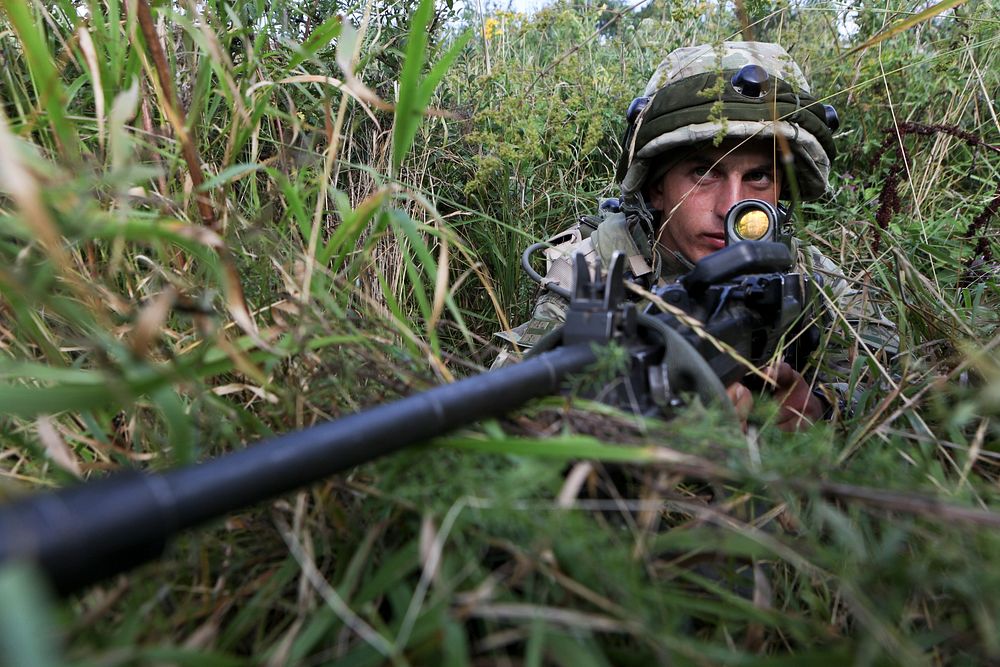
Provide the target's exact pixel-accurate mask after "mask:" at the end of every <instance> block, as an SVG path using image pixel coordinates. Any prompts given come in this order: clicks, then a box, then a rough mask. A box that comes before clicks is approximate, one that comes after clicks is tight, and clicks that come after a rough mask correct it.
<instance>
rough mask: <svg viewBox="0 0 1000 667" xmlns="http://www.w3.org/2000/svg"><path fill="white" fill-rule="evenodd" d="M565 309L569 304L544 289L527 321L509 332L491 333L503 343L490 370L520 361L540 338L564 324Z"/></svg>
mask: <svg viewBox="0 0 1000 667" xmlns="http://www.w3.org/2000/svg"><path fill="white" fill-rule="evenodd" d="M567 310H569V302H568V301H566V299H564V298H562V297H561V296H559V295H558V294H554V293H552V292H550V291H548V290H546V289H543V290H542V291H541V294H540V295H539V296H538V300H537V301H535V307H534V309H533V310H532V312H531V319H530V320H528V321H527V322H525V323H524V324H522V325H520V326H517V327H514V328H513V329H510V330H508V331H500V332H498V333H496V334H494V335H495V336H496V337H497V338H500V339H501V340H503V341H504V342H503V344H502V346H501V348H500V354H498V355H497V358H496V359H494V360H493V364H492V365H491V366H490V368H491V369H496V368H503V367H504V366H508V365H510V364H513V363H517V362H518V361H520V360H521V358H522V356H523V354H524V353H525V352H527V351H528V350H530V349H531V348H532V347H534V346H535V344H537V343H538V341H539V340H541V339H542V337H544V336H545V335H546V334H547V333H549V332H550V331H553V330H555V329H557V328H559V327H560V326H561V325H562V323H563V322H565V321H566V311H567Z"/></svg>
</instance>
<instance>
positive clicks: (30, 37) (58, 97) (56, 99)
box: [3, 0, 81, 163]
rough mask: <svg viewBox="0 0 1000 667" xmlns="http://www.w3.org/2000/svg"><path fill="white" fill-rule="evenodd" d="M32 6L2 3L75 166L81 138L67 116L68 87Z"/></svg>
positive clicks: (17, 1)
mask: <svg viewBox="0 0 1000 667" xmlns="http://www.w3.org/2000/svg"><path fill="white" fill-rule="evenodd" d="M31 6H32V4H31V3H29V2H23V1H20V0H4V2H3V7H4V9H5V10H6V11H7V16H8V18H9V19H10V22H11V24H12V25H13V26H14V31H15V32H16V33H17V37H18V39H20V40H21V45H22V47H23V48H24V57H25V58H26V59H27V61H28V67H29V69H30V70H31V78H32V81H33V83H34V85H35V90H36V91H37V93H38V98H39V100H40V101H41V104H42V107H43V108H44V110H45V112H46V114H47V115H48V119H49V124H50V125H51V126H52V129H53V131H54V132H55V135H56V139H57V142H58V144H59V148H60V150H61V151H62V153H63V155H64V156H65V157H66V158H67V159H69V160H70V161H71V162H74V163H76V162H79V161H80V152H81V151H80V139H79V137H78V136H77V134H76V127H75V126H74V125H73V123H72V122H71V121H70V119H69V117H68V116H67V115H66V99H67V95H66V88H65V86H63V83H62V80H61V79H60V78H59V71H58V70H57V69H56V66H55V63H54V62H53V58H52V54H51V53H50V52H49V47H48V43H47V41H46V39H45V33H44V32H43V31H42V29H41V26H42V25H43V22H42V21H41V20H36V19H35V17H34V16H32V14H31Z"/></svg>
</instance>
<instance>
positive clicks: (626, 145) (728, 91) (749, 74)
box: [494, 42, 892, 430]
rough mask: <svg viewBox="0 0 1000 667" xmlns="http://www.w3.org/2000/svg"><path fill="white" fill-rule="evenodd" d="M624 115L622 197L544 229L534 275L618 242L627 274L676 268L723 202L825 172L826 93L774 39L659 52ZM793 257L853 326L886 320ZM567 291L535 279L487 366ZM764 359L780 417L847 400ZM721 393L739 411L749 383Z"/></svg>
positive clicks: (709, 241) (525, 338)
mask: <svg viewBox="0 0 1000 667" xmlns="http://www.w3.org/2000/svg"><path fill="white" fill-rule="evenodd" d="M628 121H629V128H628V131H627V133H626V136H625V141H624V142H623V151H622V156H621V159H620V161H619V163H618V168H617V173H616V177H617V180H618V181H619V183H620V184H621V193H622V196H621V198H620V200H611V201H610V202H605V204H604V205H602V212H601V215H598V216H588V217H585V218H583V219H581V221H580V222H579V223H578V224H576V225H575V226H573V227H572V228H570V229H568V230H566V231H565V232H562V233H561V234H558V235H557V236H555V237H554V238H553V239H551V240H550V243H551V246H550V247H549V248H548V249H547V250H546V252H545V254H546V258H547V261H548V262H547V263H548V269H547V272H546V275H545V277H544V278H543V279H542V284H543V285H545V284H546V283H553V284H556V285H560V286H562V287H564V288H567V289H568V288H569V287H571V275H572V273H571V267H572V257H573V256H574V255H575V254H576V253H583V254H584V255H585V257H586V258H587V260H588V263H590V264H591V267H592V268H593V266H594V265H595V264H596V263H597V260H598V259H600V260H601V262H602V264H603V266H608V265H609V262H610V260H611V256H612V254H613V253H614V252H615V251H621V252H624V253H625V255H626V257H627V258H628V263H627V267H628V276H627V277H628V278H629V279H631V280H634V281H636V282H639V283H640V284H643V285H645V286H647V287H650V286H654V285H656V284H661V283H663V282H664V281H671V280H675V279H676V278H677V277H679V276H681V275H683V274H685V273H687V272H688V271H690V270H691V269H692V268H693V265H694V263H695V262H697V261H698V260H700V259H702V258H704V257H705V256H707V255H709V254H710V253H712V252H714V251H716V250H719V249H721V248H722V247H724V245H725V235H724V228H723V221H724V219H725V215H726V213H727V212H728V211H729V209H730V207H732V205H733V204H735V203H736V202H738V201H741V200H743V199H748V198H753V199H760V200H764V201H766V202H768V203H770V204H772V205H777V203H778V201H779V200H782V199H784V200H788V199H791V198H792V196H793V193H796V194H797V196H798V198H799V199H801V200H806V201H808V200H813V199H817V198H819V197H820V196H822V195H823V194H824V192H825V191H826V189H827V186H828V177H829V173H830V165H831V162H832V160H833V158H834V156H835V148H834V144H833V132H834V131H836V129H837V126H838V124H839V121H838V119H837V114H836V112H835V111H834V109H833V107H831V106H828V105H823V104H820V103H819V102H818V101H817V99H816V98H815V97H814V96H812V94H811V93H810V90H809V84H808V83H807V82H806V80H805V77H804V76H803V74H802V71H801V70H800V69H799V66H798V65H797V64H796V63H795V62H794V61H793V60H792V59H791V57H789V55H788V54H787V53H786V52H785V50H784V49H782V48H781V47H780V46H778V45H776V44H767V43H759V42H725V43H723V44H721V45H718V46H709V45H706V46H696V47H689V48H681V49H677V50H675V51H673V52H672V53H670V55H668V56H667V57H666V59H665V60H664V61H663V62H662V63H661V64H660V66H659V67H658V68H657V70H656V72H655V73H654V75H653V77H652V79H650V81H649V83H648V84H647V86H646V90H645V92H644V95H643V96H642V97H640V98H638V99H636V100H635V101H633V103H632V104H631V105H630V107H629V110H628ZM796 250H797V254H798V259H799V264H800V269H799V270H801V271H803V272H807V273H809V274H812V275H813V276H814V277H815V278H816V279H817V282H820V283H822V284H824V285H825V288H826V291H827V294H828V296H829V297H830V299H831V303H833V304H835V305H836V308H834V310H835V311H839V313H840V314H843V315H845V316H846V317H847V318H848V321H849V323H853V326H858V325H859V324H862V323H864V324H865V326H868V325H872V326H878V327H879V328H881V330H882V331H883V333H884V332H886V331H889V332H890V334H889V335H888V336H886V335H883V336H881V340H883V341H886V340H889V339H891V337H892V336H891V327H892V325H891V323H890V322H888V321H886V320H885V318H883V317H881V315H880V314H879V313H878V312H877V310H875V309H874V308H873V307H872V306H871V305H870V304H867V303H862V302H861V296H860V294H859V292H858V291H857V290H852V289H850V288H849V285H848V283H847V281H846V280H845V279H844V277H843V275H842V273H841V272H840V271H839V269H838V268H837V267H836V265H834V264H833V262H831V261H830V260H829V259H827V258H826V257H824V256H823V255H822V254H821V253H820V252H819V251H818V250H816V249H815V248H812V247H804V248H803V247H798V246H797V245H796ZM568 305H569V304H568V302H567V301H566V299H564V298H563V297H561V296H559V295H558V294H555V293H553V292H551V291H549V290H546V289H543V290H542V291H541V295H540V296H539V298H538V301H537V303H536V304H535V307H534V310H533V312H532V318H531V320H530V321H528V322H526V323H525V324H522V325H521V326H519V327H516V328H515V329H513V330H510V331H506V332H501V333H500V334H498V335H499V336H500V337H501V338H503V339H504V340H506V341H507V342H508V343H509V344H510V345H509V346H508V347H507V348H505V349H504V350H503V351H502V352H501V354H500V356H499V357H498V358H497V360H496V361H495V362H494V367H498V366H502V365H504V364H506V363H508V362H509V361H510V360H511V359H512V358H514V355H516V354H517V351H518V350H520V351H524V350H526V349H529V348H530V347H531V346H532V345H533V344H534V343H535V342H536V341H537V340H538V339H539V338H541V336H543V335H545V334H546V333H547V332H549V331H551V330H553V329H555V328H557V327H558V326H560V325H561V324H562V322H563V321H564V320H565V315H566V310H567V308H568ZM856 330H857V329H855V331H856ZM766 372H767V373H768V375H769V377H770V379H771V380H772V382H773V385H772V386H771V392H772V394H773V396H774V397H775V399H776V400H777V401H778V402H779V404H780V410H779V415H778V421H777V425H778V427H779V428H781V429H782V430H796V429H800V428H804V427H806V426H808V425H810V424H811V423H813V422H815V421H816V420H818V419H821V418H824V417H826V418H829V417H830V416H832V415H833V414H835V413H836V412H837V411H838V409H843V408H844V407H845V406H847V405H849V403H850V401H849V400H848V398H847V396H846V386H845V385H842V384H840V383H836V382H825V381H824V379H825V378H822V377H820V378H819V379H817V378H815V377H814V378H813V381H812V382H809V381H807V380H806V379H805V378H804V377H803V376H802V374H801V373H800V372H799V371H797V370H796V369H794V368H793V367H792V366H791V365H789V364H788V363H786V362H784V361H781V362H779V363H776V364H774V365H772V366H771V367H769V368H768V369H767V370H766ZM727 393H728V394H729V397H730V399H731V400H732V402H733V404H734V405H735V406H736V409H737V413H738V414H739V415H740V416H741V417H742V418H743V419H745V418H746V415H747V414H748V413H749V411H750V409H751V407H752V405H753V395H752V393H751V392H750V391H749V390H748V389H747V387H745V386H744V385H743V384H740V383H734V384H733V385H731V386H730V387H728V388H727Z"/></svg>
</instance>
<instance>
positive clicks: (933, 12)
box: [847, 0, 965, 56]
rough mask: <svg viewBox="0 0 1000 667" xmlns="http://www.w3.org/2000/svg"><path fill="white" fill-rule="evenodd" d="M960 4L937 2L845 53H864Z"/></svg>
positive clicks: (951, 0) (962, 0) (961, 1)
mask: <svg viewBox="0 0 1000 667" xmlns="http://www.w3.org/2000/svg"><path fill="white" fill-rule="evenodd" d="M962 4H965V0H943V2H939V3H937V4H936V5H932V6H930V7H928V8H927V9H925V10H924V11H922V12H920V13H919V14H914V15H913V16H911V17H909V18H908V19H906V20H904V21H900V22H899V23H897V24H896V25H894V26H892V27H891V28H889V29H888V30H886V31H885V32H883V33H880V34H878V35H875V36H874V37H872V38H871V39H869V40H868V41H866V42H865V43H864V44H861V45H859V46H855V47H854V48H853V49H851V50H850V51H848V52H847V55H849V56H850V55H853V54H855V53H858V52H859V51H864V50H865V49H870V48H871V47H873V46H875V45H876V44H879V43H881V42H884V41H885V40H887V39H889V38H890V37H895V36H896V35H898V34H899V33H901V32H905V31H907V30H909V29H910V28H912V27H913V26H915V25H917V24H918V23H923V22H924V21H929V20H931V19H932V18H934V17H935V16H937V15H938V14H942V13H944V12H946V11H948V10H949V9H954V8H955V7H958V6H959V5H962Z"/></svg>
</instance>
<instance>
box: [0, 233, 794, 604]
mask: <svg viewBox="0 0 1000 667" xmlns="http://www.w3.org/2000/svg"><path fill="white" fill-rule="evenodd" d="M624 265H625V259H624V256H623V255H621V254H620V253H618V254H616V256H615V257H614V259H613V261H612V263H611V266H610V268H609V271H608V273H607V276H603V275H601V274H600V271H599V272H598V276H597V277H595V278H594V279H592V278H591V276H590V271H589V270H588V268H587V266H586V264H585V262H584V260H583V257H582V256H580V255H578V256H577V257H576V258H575V267H574V268H575V284H574V287H573V292H572V295H571V296H572V300H571V305H570V309H569V312H568V315H567V320H566V323H565V326H563V327H562V328H561V329H559V330H558V332H554V333H555V334H556V335H555V336H553V337H552V338H551V339H550V340H549V341H548V343H547V344H546V345H545V346H544V347H546V348H548V349H544V350H542V351H539V352H538V353H536V354H533V355H531V356H530V357H529V358H527V359H525V360H524V361H522V362H521V363H518V364H515V365H513V366H509V367H505V368H501V369H498V370H494V371H490V372H486V373H482V374H480V375H476V376H472V377H469V378H466V379H463V380H460V381H458V382H455V383H452V384H448V385H443V386H439V387H435V388H433V389H430V390H428V391H425V392H422V393H419V394H416V395H414V396H410V397H409V398H404V399H402V400H399V401H396V402H393V403H388V404H384V405H380V406H377V407H375V408H372V409H369V410H365V411H363V412H359V413H356V414H353V415H350V416H348V417H344V418H342V419H338V420H336V421H332V422H328V423H324V424H320V425H317V426H314V427H312V428H308V429H304V430H302V431H298V432H293V433H289V434H286V435H282V436H279V437H276V438H273V439H271V440H267V441H264V442H261V443H259V444H256V445H253V446H251V447H248V448H247V449H243V450H240V451H236V452H232V453H229V454H225V455H222V456H219V457H217V458H215V459H211V460H209V461H206V462H204V463H200V464H195V465H191V466H188V467H184V468H179V469H176V470H171V471H166V472H163V473H140V472H123V473H118V474H114V475H112V476H110V477H108V478H105V479H101V480H97V481H92V482H85V483H82V484H78V485H75V486H72V487H68V488H65V489H62V490H59V491H56V492H52V493H43V494H38V495H34V496H29V497H27V498H26V499H24V500H21V501H18V502H15V503H12V504H10V505H8V506H6V507H3V508H0V563H3V562H7V561H13V560H21V561H29V562H32V563H34V564H36V565H37V566H38V567H39V568H40V569H41V571H42V572H43V573H44V574H45V575H46V576H47V578H48V579H49V581H50V582H51V584H52V585H53V587H54V589H55V590H56V591H57V592H59V593H60V594H69V593H72V592H75V591H79V590H80V589H82V588H84V587H86V586H88V585H90V584H93V583H96V582H97V581H99V580H101V579H104V578H106V577H109V576H111V575H114V574H117V573H121V572H124V571H126V570H128V569H130V568H132V567H134V566H136V565H139V564H141V563H143V562H146V561H149V560H152V559H153V558H155V557H157V556H159V555H160V554H161V553H162V551H163V549H164V548H165V546H166V544H167V541H168V540H169V538H170V537H172V536H173V535H175V534H177V533H178V532H180V531H182V530H186V529H189V528H192V527H195V526H197V525H199V524H202V523H204V522H206V521H209V520H210V519H213V518H216V517H219V516H222V515H225V514H227V513H229V512H233V511H235V510H238V509H241V508H245V507H247V506H249V505H252V504H254V503H257V502H260V501H262V500H265V499H268V498H271V497H274V496H276V495H279V494H281V493H285V492H288V491H291V490H294V489H296V488H299V487H301V486H303V485H306V484H309V483H311V482H314V481H317V480H319V479H321V478H323V477H326V476H328V475H331V474H333V473H336V472H339V471H343V470H346V469H348V468H351V467H353V466H356V465H358V464H361V463H364V462H366V461H371V460H373V459H375V458H378V457H380V456H384V455H386V454H389V453H391V452H394V451H397V450H399V449H402V448H404V447H407V446H409V445H412V444H416V443H419V442H423V441H426V440H428V439H430V438H432V437H435V436H438V435H441V434H444V433H447V432H449V431H452V430H454V429H456V428H458V427H460V426H463V425H467V424H470V423H473V422H475V421H478V420H481V419H484V418H489V417H499V416H502V415H504V414H506V413H508V412H510V411H512V410H514V409H515V408H517V407H519V406H521V405H523V404H525V403H526V402H528V401H529V400H531V399H534V398H538V397H542V396H546V395H552V394H556V393H558V392H559V391H560V390H561V388H562V387H563V385H564V381H565V380H566V379H567V378H568V377H569V376H571V375H574V374H579V373H581V372H583V371H585V370H586V369H587V367H588V366H590V365H591V364H593V363H594V362H595V360H596V359H597V358H598V355H599V354H600V349H601V347H602V346H606V345H609V344H611V343H615V344H618V345H620V346H622V347H623V348H624V349H625V350H626V351H627V352H628V363H627V364H626V368H625V371H624V373H623V375H624V377H623V378H622V380H623V381H622V382H619V383H617V386H616V388H615V389H614V390H613V391H610V392H605V394H606V396H605V397H604V398H603V400H606V401H607V402H611V403H616V404H618V405H621V406H623V407H625V408H631V409H636V410H639V411H642V412H655V411H658V410H663V409H665V408H670V407H675V406H677V405H679V404H680V402H681V401H682V398H683V396H684V395H685V392H686V391H689V390H693V391H695V393H697V394H698V395H699V396H700V397H701V398H702V400H704V401H710V400H717V401H718V402H719V403H720V404H721V405H723V406H725V405H728V400H727V399H726V398H725V390H724V385H725V384H728V383H729V382H732V381H734V380H736V379H738V378H739V377H740V376H741V375H742V374H743V373H745V371H746V369H745V366H744V363H742V362H740V361H738V360H736V359H735V358H734V357H733V356H732V355H731V354H729V353H727V352H723V351H720V349H719V348H718V347H717V346H715V345H713V344H711V343H710V342H709V339H707V338H705V337H704V335H703V334H702V335H698V334H697V333H696V332H695V331H694V330H693V329H692V328H691V327H689V326H687V325H686V324H685V323H684V322H682V321H681V320H680V319H678V318H677V317H675V316H671V315H666V314H653V313H652V311H649V310H647V311H646V312H639V309H638V308H637V305H636V304H635V303H633V302H631V301H628V300H627V299H625V288H624ZM791 267H792V257H791V253H790V251H789V249H788V247H787V246H785V245H783V244H780V243H769V242H743V243H737V244H735V245H732V246H730V247H727V248H725V249H723V250H720V251H718V252H717V253H714V254H713V255H711V256H709V257H707V258H705V259H703V260H702V261H701V262H699V263H698V264H697V266H696V267H695V269H694V270H693V271H692V272H691V273H689V274H688V275H686V276H685V277H684V278H682V279H681V280H680V281H679V282H677V283H674V284H671V285H667V286H665V287H663V288H661V289H660V290H659V291H658V295H659V296H660V297H661V298H662V299H663V300H664V301H666V302H667V303H670V304H673V305H675V306H677V307H679V308H680V309H682V310H683V311H685V312H687V313H689V314H690V315H692V316H694V317H695V318H697V319H699V320H700V321H701V322H702V323H703V326H704V330H705V332H707V333H708V334H709V335H710V336H711V337H714V338H716V339H718V340H720V341H722V342H724V343H726V344H727V345H728V346H729V349H731V350H732V351H735V352H736V353H738V355H739V356H742V357H744V358H745V359H747V360H749V361H750V362H751V363H753V364H762V363H764V362H766V361H767V360H768V359H769V358H770V355H771V354H773V353H774V351H775V350H776V349H777V348H778V346H779V345H780V343H781V341H782V340H783V339H784V338H785V337H786V336H787V335H789V333H790V332H791V331H792V329H793V328H794V327H795V326H798V323H799V322H802V321H803V320H804V319H805V318H804V317H803V316H804V314H805V312H806V309H807V307H808V305H809V302H810V290H811V287H810V284H809V280H808V278H807V277H805V276H802V275H799V274H796V273H788V271H789V270H790V269H791ZM730 407H731V406H730Z"/></svg>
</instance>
